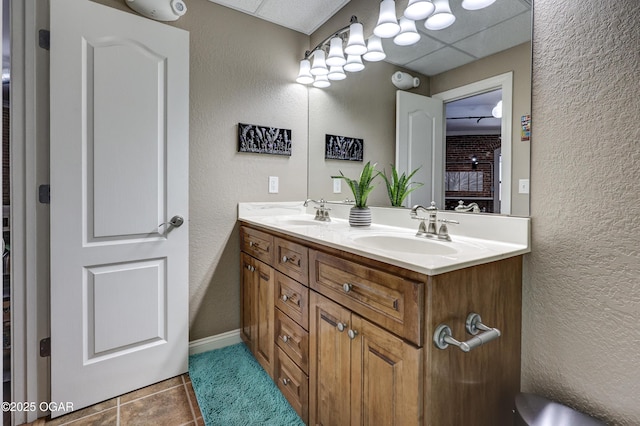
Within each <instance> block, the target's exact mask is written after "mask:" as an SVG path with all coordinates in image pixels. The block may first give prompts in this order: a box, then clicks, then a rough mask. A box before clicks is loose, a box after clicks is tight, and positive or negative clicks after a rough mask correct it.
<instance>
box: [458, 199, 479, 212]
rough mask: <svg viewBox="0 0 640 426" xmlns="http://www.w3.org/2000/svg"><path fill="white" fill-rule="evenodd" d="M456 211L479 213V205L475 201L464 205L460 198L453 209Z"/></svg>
mask: <svg viewBox="0 0 640 426" xmlns="http://www.w3.org/2000/svg"><path fill="white" fill-rule="evenodd" d="M454 210H455V211H457V212H473V213H480V206H478V204H477V203H471V204H468V205H466V206H465V205H464V201H462V200H460V201H458V205H457V206H456V208H455V209H454Z"/></svg>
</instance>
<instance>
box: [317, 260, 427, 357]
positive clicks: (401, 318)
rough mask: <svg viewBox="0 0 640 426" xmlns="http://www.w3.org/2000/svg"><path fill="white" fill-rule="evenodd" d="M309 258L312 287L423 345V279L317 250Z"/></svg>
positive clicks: (388, 328) (365, 316)
mask: <svg viewBox="0 0 640 426" xmlns="http://www.w3.org/2000/svg"><path fill="white" fill-rule="evenodd" d="M310 259H311V261H310V271H311V274H310V285H311V288H312V289H314V290H316V291H317V292H318V293H321V294H323V295H325V296H327V297H329V298H330V299H333V300H335V301H336V302H338V303H340V304H341V305H343V306H345V307H347V308H349V309H351V310H352V311H354V312H356V313H358V314H360V315H361V316H363V317H364V318H366V319H368V320H370V321H373V322H374V323H376V324H378V325H380V326H382V327H383V328H386V329H387V330H390V331H391V332H393V333H395V334H397V335H399V336H401V337H404V338H405V339H407V340H409V341H411V342H413V343H415V344H416V345H418V346H422V343H423V342H422V333H421V328H422V312H421V309H420V307H421V306H422V305H423V303H424V302H423V301H424V286H423V285H422V284H421V283H419V282H414V281H410V280H407V279H404V278H402V277H398V276H396V275H392V274H390V273H387V272H384V271H381V270H378V269H373V268H370V267H368V266H366V265H363V264H359V263H355V262H351V261H348V260H344V259H340V258H338V257H335V256H331V255H328V254H326V253H323V252H318V251H315V250H311V251H310Z"/></svg>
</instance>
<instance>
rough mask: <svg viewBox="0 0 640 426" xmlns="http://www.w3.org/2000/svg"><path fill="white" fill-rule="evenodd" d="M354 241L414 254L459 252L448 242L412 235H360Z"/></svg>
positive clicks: (373, 247) (366, 245)
mask: <svg viewBox="0 0 640 426" xmlns="http://www.w3.org/2000/svg"><path fill="white" fill-rule="evenodd" d="M353 242H354V243H356V244H358V245H361V246H363V247H367V248H370V249H376V250H388V251H395V252H403V253H412V254H431V255H440V256H448V255H452V254H456V253H457V252H458V250H456V249H455V248H453V247H451V246H448V245H447V244H448V243H446V242H440V241H434V240H429V239H426V238H423V237H416V236H411V235H360V236H355V237H353Z"/></svg>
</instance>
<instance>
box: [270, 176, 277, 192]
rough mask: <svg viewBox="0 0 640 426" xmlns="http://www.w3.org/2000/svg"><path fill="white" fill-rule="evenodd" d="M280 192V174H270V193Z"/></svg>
mask: <svg viewBox="0 0 640 426" xmlns="http://www.w3.org/2000/svg"><path fill="white" fill-rule="evenodd" d="M277 193H278V176H269V194H277Z"/></svg>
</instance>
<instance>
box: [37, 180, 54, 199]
mask: <svg viewBox="0 0 640 426" xmlns="http://www.w3.org/2000/svg"><path fill="white" fill-rule="evenodd" d="M38 201H39V202H40V203H41V204H51V187H50V186H49V184H48V183H45V184H43V185H40V186H39V187H38Z"/></svg>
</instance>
